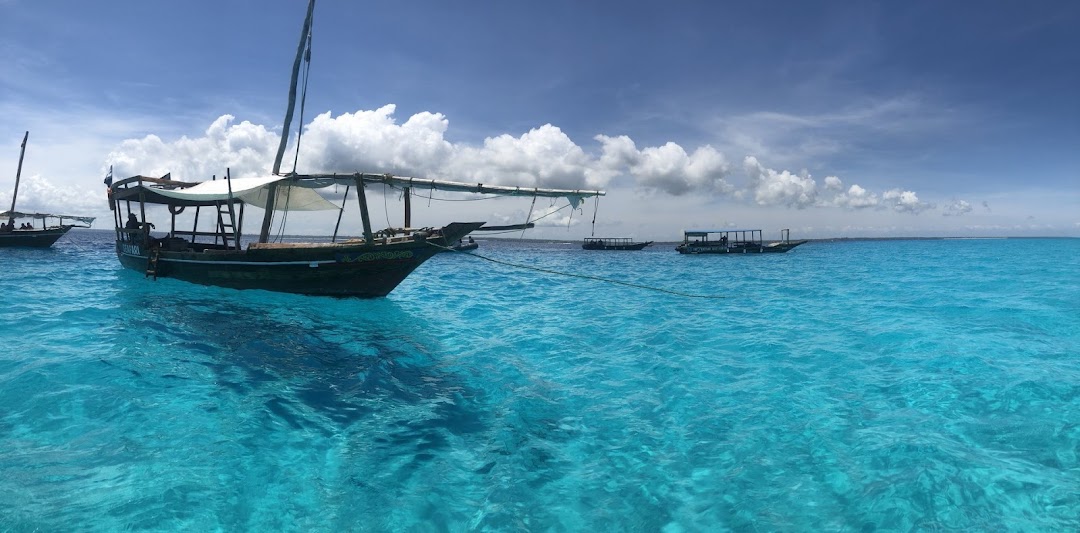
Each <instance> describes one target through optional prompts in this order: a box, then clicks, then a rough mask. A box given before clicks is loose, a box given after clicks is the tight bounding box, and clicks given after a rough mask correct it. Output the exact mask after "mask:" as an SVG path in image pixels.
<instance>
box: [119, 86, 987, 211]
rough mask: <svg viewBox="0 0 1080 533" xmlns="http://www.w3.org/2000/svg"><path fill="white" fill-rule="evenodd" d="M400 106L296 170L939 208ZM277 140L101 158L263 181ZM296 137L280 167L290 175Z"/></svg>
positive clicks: (214, 135)
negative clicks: (479, 139)
mask: <svg viewBox="0 0 1080 533" xmlns="http://www.w3.org/2000/svg"><path fill="white" fill-rule="evenodd" d="M395 111H396V106H395V105H394V104H387V105H384V106H382V107H380V108H378V109H375V110H359V111H356V112H354V113H344V114H341V115H338V116H336V117H334V116H332V115H331V113H329V112H327V113H323V114H320V115H318V116H316V117H315V118H314V119H312V120H311V122H310V123H308V124H307V125H305V126H304V129H303V133H302V135H301V146H302V148H301V150H300V152H299V155H298V156H297V159H296V167H297V169H299V171H301V172H342V173H350V172H358V171H360V172H389V173H392V174H395V175H401V176H414V177H420V178H435V179H444V180H453V181H463V182H469V183H472V182H475V183H486V184H498V185H516V186H522V187H552V188H563V189H604V188H608V187H610V186H612V185H614V184H616V183H619V184H622V183H624V182H623V181H622V180H629V181H630V183H632V185H633V186H634V187H635V188H637V189H639V190H641V191H644V192H646V193H649V194H655V193H659V194H666V195H671V196H684V195H698V196H707V197H711V198H718V199H730V200H735V201H739V202H743V203H748V204H752V205H757V206H763V207H777V206H779V207H788V208H794V209H807V208H841V209H847V210H867V209H876V210H893V211H896V212H899V213H910V214H919V213H922V212H924V211H928V210H933V209H936V205H935V204H933V203H928V202H924V201H922V200H920V199H919V197H918V195H917V193H916V192H915V191H911V190H906V189H904V188H903V187H899V186H897V187H892V188H889V189H886V190H883V191H880V192H872V191H870V190H868V189H866V188H864V187H862V186H860V185H858V184H854V183H853V184H851V185H850V186H845V185H844V182H843V181H842V180H841V178H839V177H837V176H827V177H825V178H824V180H823V182H822V183H821V184H820V185H819V183H818V181H817V180H815V179H814V178H813V177H812V176H811V175H810V174H809V173H808V172H806V171H801V172H797V173H795V172H791V171H789V170H775V169H772V168H768V167H767V166H765V165H764V164H763V163H762V162H760V161H759V160H758V159H757V157H755V156H754V155H746V156H744V158H743V161H742V165H741V173H740V172H739V170H740V168H737V167H734V166H733V165H732V164H731V163H729V160H728V157H727V156H725V155H724V154H723V153H721V152H719V151H718V150H716V149H715V148H713V147H712V146H710V145H703V146H699V147H696V148H694V149H693V150H692V151H689V152H688V151H687V150H686V149H685V148H684V147H682V146H680V145H679V144H676V143H674V142H668V143H666V144H664V145H662V146H646V147H641V148H639V147H638V146H637V145H636V144H635V142H634V141H633V139H631V138H630V137H629V136H626V135H620V136H615V137H612V136H608V135H596V136H594V137H593V140H594V141H596V142H597V143H598V145H599V146H598V151H594V152H592V153H591V152H590V151H589V150H586V148H584V147H582V146H580V145H578V144H577V143H575V142H574V141H573V140H572V139H571V138H570V137H569V136H567V135H566V134H565V133H564V132H563V131H562V130H561V129H560V128H559V127H558V126H555V125H552V124H544V125H542V126H539V127H536V128H533V129H531V130H529V131H528V132H525V133H523V134H521V135H519V136H516V137H515V136H513V135H511V134H502V135H498V136H495V137H488V138H486V139H484V141H483V144H482V145H478V146H477V145H468V144H464V143H454V142H451V141H449V140H447V138H446V133H447V131H448V130H449V126H450V121H449V120H448V119H447V117H446V116H444V115H442V114H440V113H431V112H421V113H416V114H414V115H412V116H411V117H409V118H408V119H407V120H405V121H404V122H403V123H400V124H399V123H398V121H397V120H396V118H395V116H394V113H395ZM279 139H280V137H279V134H278V133H276V132H275V131H273V130H271V129H269V128H267V127H266V126H263V125H259V124H254V123H251V122H249V121H241V122H239V123H237V122H236V118H235V117H233V116H232V115H223V116H221V117H219V118H218V119H216V120H215V121H214V122H213V123H212V124H211V125H210V126H209V127H208V128H207V129H206V131H205V132H204V133H203V135H202V136H201V137H195V138H189V137H186V136H185V137H181V138H180V139H178V140H175V141H171V142H166V141H164V140H162V139H161V138H159V137H158V136H156V135H147V136H146V137H143V138H141V139H128V140H125V141H123V142H122V143H120V144H119V146H117V147H116V148H115V149H114V150H113V151H112V152H110V153H109V154H108V156H106V158H105V163H104V167H103V170H104V169H107V168H112V169H113V172H114V174H115V175H116V176H118V177H126V176H133V175H137V174H142V175H154V176H156V175H164V174H165V173H171V174H172V176H173V178H174V179H177V180H181V181H201V180H205V179H209V178H210V176H211V175H218V176H221V175H224V173H225V169H226V168H228V169H230V171H231V173H232V175H233V176H237V177H245V176H256V175H266V174H269V173H270V170H271V169H270V167H271V162H272V161H273V159H274V155H275V152H276V150H277V146H278V143H279ZM295 143H296V137H295V136H293V138H292V139H291V141H290V148H289V149H288V150H287V151H286V157H285V161H284V162H283V165H282V169H283V171H284V170H287V169H290V168H291V167H292V161H290V157H291V155H290V154H293V153H295ZM970 210H971V208H970V204H968V202H966V201H963V200H955V201H953V202H952V203H950V204H948V205H947V206H946V209H945V212H944V214H946V215H962V214H964V213H966V212H968V211H970Z"/></svg>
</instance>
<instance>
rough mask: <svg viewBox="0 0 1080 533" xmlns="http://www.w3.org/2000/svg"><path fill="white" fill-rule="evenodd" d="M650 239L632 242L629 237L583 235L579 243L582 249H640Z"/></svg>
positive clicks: (647, 243)
mask: <svg viewBox="0 0 1080 533" xmlns="http://www.w3.org/2000/svg"><path fill="white" fill-rule="evenodd" d="M652 243H653V242H652V241H647V242H634V239H631V238H629V237H585V241H584V242H582V243H581V248H582V249H583V250H641V249H643V248H645V247H646V246H648V245H650V244H652Z"/></svg>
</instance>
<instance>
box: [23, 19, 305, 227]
mask: <svg viewBox="0 0 1080 533" xmlns="http://www.w3.org/2000/svg"><path fill="white" fill-rule="evenodd" d="M312 1H314V0H312ZM29 138H30V132H29V131H28V132H26V135H23V138H22V149H21V150H19V169H18V170H16V171H15V191H14V192H12V193H11V212H10V218H8V227H9V228H13V227H14V226H15V198H17V197H18V196H19V177H20V176H22V162H23V156H24V155H26V139H29Z"/></svg>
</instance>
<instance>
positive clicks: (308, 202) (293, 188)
mask: <svg viewBox="0 0 1080 533" xmlns="http://www.w3.org/2000/svg"><path fill="white" fill-rule="evenodd" d="M138 179H142V180H143V181H144V182H148V183H144V185H143V187H144V188H145V190H144V192H147V193H149V194H147V197H146V201H148V202H152V203H162V204H174V205H211V204H214V203H217V202H228V201H229V200H242V201H244V202H245V203H248V204H251V205H254V206H255V207H260V208H263V209H266V203H267V199H268V198H269V197H270V188H271V187H270V185H273V184H277V183H279V182H281V181H283V180H287V179H290V177H288V176H268V177H262V178H232V179H221V180H212V181H204V182H201V183H198V184H194V185H193V184H191V183H181V182H172V183H170V182H169V181H168V180H160V179H153V178H143V177H141V176H136V177H135V178H130V179H129V180H124V181H123V182H118V183H117V185H120V184H121V183H124V182H129V181H135V180H138ZM152 184H153V185H157V186H153V185H152ZM230 187H231V191H230ZM113 190H114V192H118V194H120V195H121V196H119V198H120V199H123V197H126V196H128V194H129V193H128V191H127V190H126V189H118V188H114V189H113ZM275 192H276V194H275V199H274V209H275V210H277V211H330V210H338V209H339V207H338V206H336V205H334V204H332V203H330V202H329V201H328V200H326V199H325V198H323V197H322V196H321V195H320V194H319V193H317V192H315V191H314V190H312V189H311V188H309V187H304V186H298V185H297V184H279V185H278V187H276V188H275Z"/></svg>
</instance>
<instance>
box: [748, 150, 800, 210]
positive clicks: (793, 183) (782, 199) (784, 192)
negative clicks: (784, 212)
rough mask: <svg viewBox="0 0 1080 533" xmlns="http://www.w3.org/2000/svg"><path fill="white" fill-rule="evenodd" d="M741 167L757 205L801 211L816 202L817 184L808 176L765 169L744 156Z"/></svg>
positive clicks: (752, 159)
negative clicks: (786, 207) (785, 207)
mask: <svg viewBox="0 0 1080 533" xmlns="http://www.w3.org/2000/svg"><path fill="white" fill-rule="evenodd" d="M743 167H744V168H745V169H746V174H747V176H748V177H749V178H750V189H751V191H750V192H752V193H753V197H754V201H755V202H756V203H757V204H758V205H786V206H788V207H797V208H799V209H802V208H804V207H809V206H811V205H814V203H815V202H816V200H817V183H816V182H815V181H814V179H813V178H811V177H810V176H809V175H798V174H792V173H791V172H789V171H787V170H784V171H779V172H778V171H776V170H773V169H771V168H765V167H764V166H763V165H762V164H761V163H760V162H758V160H757V158H755V157H754V156H746V159H744V160H743Z"/></svg>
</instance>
